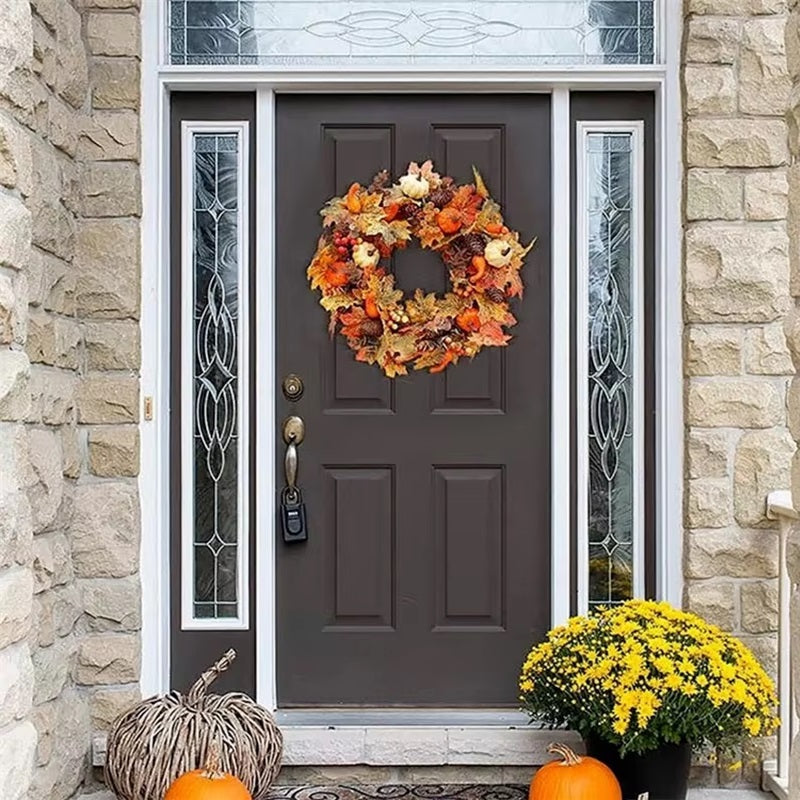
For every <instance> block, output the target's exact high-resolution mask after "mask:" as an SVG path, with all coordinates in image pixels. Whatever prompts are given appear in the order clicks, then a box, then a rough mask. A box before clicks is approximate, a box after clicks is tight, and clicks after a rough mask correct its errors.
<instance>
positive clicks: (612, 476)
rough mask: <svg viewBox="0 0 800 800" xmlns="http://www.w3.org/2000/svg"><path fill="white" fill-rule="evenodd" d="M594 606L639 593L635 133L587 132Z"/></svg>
mask: <svg viewBox="0 0 800 800" xmlns="http://www.w3.org/2000/svg"><path fill="white" fill-rule="evenodd" d="M585 148H586V152H585V167H586V175H585V187H586V209H585V211H584V213H585V214H586V219H587V224H586V231H585V232H586V236H587V237H588V241H586V242H585V252H586V254H587V257H588V265H587V268H588V291H589V296H588V321H587V323H588V338H587V340H586V341H587V345H588V354H587V355H588V358H587V365H588V376H587V380H588V408H587V409H586V410H585V412H583V411H582V412H581V413H586V414H588V428H587V430H588V443H586V445H585V446H588V473H589V474H588V484H589V485H588V490H589V497H588V548H589V597H588V600H589V607H590V608H591V607H592V606H596V605H600V604H604V605H609V604H613V603H619V602H621V601H623V600H627V599H630V598H631V597H632V596H633V586H634V581H633V567H634V552H633V551H634V540H635V537H634V527H635V524H636V514H635V501H634V495H635V484H636V481H637V480H638V477H637V472H636V467H637V466H638V465H637V464H636V463H635V459H634V455H635V450H634V445H635V444H636V443H635V442H634V403H635V402H638V398H635V397H634V392H635V389H636V386H635V381H634V374H633V372H634V357H633V352H634V336H635V335H636V333H635V328H634V310H635V302H634V292H635V290H636V289H635V286H636V279H635V269H636V263H635V258H634V252H633V250H632V237H631V232H632V224H633V220H632V214H633V208H632V192H633V179H632V175H633V134H632V133H629V132H625V133H587V134H586V139H585Z"/></svg>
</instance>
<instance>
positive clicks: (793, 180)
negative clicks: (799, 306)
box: [786, 161, 800, 297]
mask: <svg viewBox="0 0 800 800" xmlns="http://www.w3.org/2000/svg"><path fill="white" fill-rule="evenodd" d="M786 178H787V184H788V202H787V211H786V215H787V220H786V228H787V231H788V233H789V236H790V238H791V240H792V242H793V243H796V242H798V241H800V161H798V162H797V163H795V164H792V166H790V167H789V168H788V169H787V170H786ZM789 291H790V293H791V294H792V296H794V297H797V296H800V247H796V246H794V247H790V248H789Z"/></svg>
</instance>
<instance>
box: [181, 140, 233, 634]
mask: <svg viewBox="0 0 800 800" xmlns="http://www.w3.org/2000/svg"><path fill="white" fill-rule="evenodd" d="M191 144H192V159H193V160H192V165H193V176H192V180H193V192H192V198H193V209H192V276H191V277H192V308H193V315H192V320H191V324H192V329H191V333H190V335H191V342H192V344H193V348H194V351H193V374H192V388H191V391H192V394H193V402H192V407H193V409H194V415H193V425H194V430H193V459H194V462H193V480H194V492H193V501H194V503H193V505H194V509H193V510H194V528H193V581H192V614H193V618H195V619H236V618H237V617H239V616H240V613H241V609H240V601H241V598H240V597H239V583H240V582H239V570H240V569H241V559H240V556H241V553H240V547H241V546H242V544H241V542H240V527H241V526H240V511H241V509H240V508H239V480H240V471H241V470H242V468H243V467H242V465H241V464H240V463H239V435H240V431H239V413H240V409H239V383H240V380H239V367H240V364H239V340H240V335H241V333H240V314H239V296H240V286H239V272H240V270H239V266H240V265H239V260H240V255H241V254H240V252H239V240H240V226H241V224H242V223H241V218H240V201H239V196H240V181H241V174H240V167H239V164H240V158H239V156H240V153H239V150H240V147H241V142H240V136H239V134H238V133H213V132H208V133H206V132H203V133H199V132H194V133H192V140H191Z"/></svg>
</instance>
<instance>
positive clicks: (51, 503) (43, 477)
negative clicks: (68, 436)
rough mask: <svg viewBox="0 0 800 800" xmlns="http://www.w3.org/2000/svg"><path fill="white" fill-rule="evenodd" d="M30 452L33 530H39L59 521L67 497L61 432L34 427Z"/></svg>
mask: <svg viewBox="0 0 800 800" xmlns="http://www.w3.org/2000/svg"><path fill="white" fill-rule="evenodd" d="M28 453H29V457H30V462H31V470H32V480H31V481H30V485H29V486H28V499H29V500H30V503H31V508H32V509H33V532H34V533H39V532H41V531H43V530H47V529H48V528H49V527H50V526H51V525H52V524H53V523H54V522H55V520H56V518H57V515H58V512H59V509H60V508H61V503H62V502H63V500H64V476H63V473H62V471H61V436H60V435H59V432H58V431H54V430H52V429H41V428H31V429H30V430H29V432H28Z"/></svg>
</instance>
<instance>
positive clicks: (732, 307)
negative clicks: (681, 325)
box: [685, 223, 790, 322]
mask: <svg viewBox="0 0 800 800" xmlns="http://www.w3.org/2000/svg"><path fill="white" fill-rule="evenodd" d="M788 250H789V246H788V238H787V236H786V232H785V231H784V230H783V229H781V228H777V227H776V228H771V227H764V226H760V225H759V226H747V225H745V226H742V225H733V224H730V223H728V224H712V223H701V224H696V225H693V226H692V227H691V228H690V229H689V230H688V231H687V232H686V291H685V302H686V315H687V318H688V319H689V320H690V321H692V322H770V321H772V320H775V319H778V318H780V317H782V316H783V314H784V313H785V312H786V311H787V310H788V307H789V304H790V301H789V260H788Z"/></svg>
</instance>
